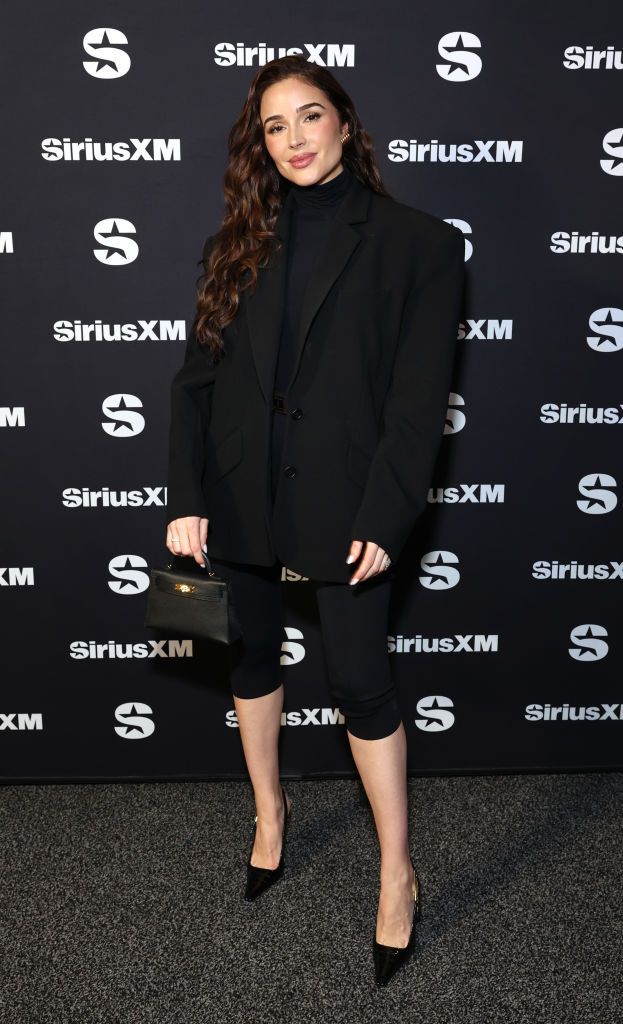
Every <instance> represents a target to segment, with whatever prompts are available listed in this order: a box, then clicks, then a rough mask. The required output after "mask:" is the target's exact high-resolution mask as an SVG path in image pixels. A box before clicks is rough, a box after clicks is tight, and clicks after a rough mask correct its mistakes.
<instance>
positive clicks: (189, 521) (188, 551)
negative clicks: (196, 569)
mask: <svg viewBox="0 0 623 1024" xmlns="http://www.w3.org/2000/svg"><path fill="white" fill-rule="evenodd" d="M207 541H208V520H207V519H202V518H200V517H199V516H184V517H183V518H182V519H173V520H172V521H171V522H170V523H168V525H167V540H166V546H167V548H168V549H169V551H170V552H171V554H173V555H189V556H190V555H192V556H193V558H194V559H195V561H196V562H198V564H199V565H201V566H204V565H205V561H204V558H203V555H202V553H201V549H202V548H203V547H205V548H206V551H207Z"/></svg>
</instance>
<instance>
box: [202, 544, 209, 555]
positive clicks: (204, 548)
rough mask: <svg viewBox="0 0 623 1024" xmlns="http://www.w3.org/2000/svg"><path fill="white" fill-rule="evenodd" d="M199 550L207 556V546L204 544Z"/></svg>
mask: <svg viewBox="0 0 623 1024" xmlns="http://www.w3.org/2000/svg"><path fill="white" fill-rule="evenodd" d="M201 550H202V551H205V553H206V555H207V553H208V545H207V544H204V545H203V547H202V549H201Z"/></svg>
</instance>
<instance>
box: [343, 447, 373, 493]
mask: <svg viewBox="0 0 623 1024" xmlns="http://www.w3.org/2000/svg"><path fill="white" fill-rule="evenodd" d="M371 462H372V456H371V455H368V453H367V452H366V451H364V450H363V448H360V447H359V445H358V444H357V443H356V442H355V441H352V440H351V441H350V442H349V445H348V453H347V455H346V472H347V473H348V475H349V476H350V477H352V479H353V480H354V481H355V482H356V483H358V484H361V486H362V487H363V486H365V483H366V480H367V479H368V472H369V469H370V463H371Z"/></svg>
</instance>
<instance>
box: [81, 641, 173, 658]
mask: <svg viewBox="0 0 623 1024" xmlns="http://www.w3.org/2000/svg"><path fill="white" fill-rule="evenodd" d="M192 656H193V642H192V640H145V641H143V642H141V643H126V642H124V641H121V640H105V641H103V642H100V641H98V640H73V641H72V642H71V643H70V645H69V657H70V658H74V659H75V660H76V661H84V660H85V659H87V658H88V659H96V660H99V659H105V660H112V659H115V660H119V659H121V660H127V659H129V658H138V659H141V660H142V659H143V658H192Z"/></svg>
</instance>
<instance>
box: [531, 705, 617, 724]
mask: <svg viewBox="0 0 623 1024" xmlns="http://www.w3.org/2000/svg"><path fill="white" fill-rule="evenodd" d="M524 717H525V719H526V721H528V722H606V721H608V722H622V721H623V704H598V705H591V706H590V707H585V706H582V705H580V706H576V705H572V704H560V705H554V704H528V705H527V707H526V712H525V715H524Z"/></svg>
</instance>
